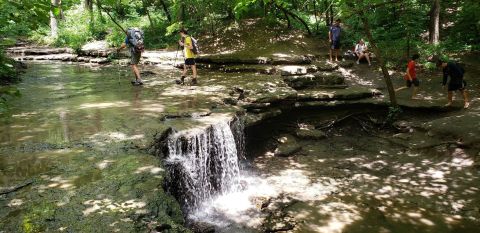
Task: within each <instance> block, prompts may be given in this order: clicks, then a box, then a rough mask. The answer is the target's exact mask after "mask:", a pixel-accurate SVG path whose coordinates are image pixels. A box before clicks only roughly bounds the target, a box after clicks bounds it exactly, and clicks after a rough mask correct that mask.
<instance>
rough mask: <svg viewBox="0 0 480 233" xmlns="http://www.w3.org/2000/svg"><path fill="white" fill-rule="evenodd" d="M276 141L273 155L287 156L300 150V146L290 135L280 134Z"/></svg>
mask: <svg viewBox="0 0 480 233" xmlns="http://www.w3.org/2000/svg"><path fill="white" fill-rule="evenodd" d="M277 141H278V142H279V145H278V147H277V148H276V149H275V151H274V155H275V156H280V157H288V156H291V155H293V154H295V153H297V152H299V151H300V150H302V146H301V145H300V144H298V142H297V140H296V139H295V137H293V136H292V135H284V136H281V137H280V138H278V139H277Z"/></svg>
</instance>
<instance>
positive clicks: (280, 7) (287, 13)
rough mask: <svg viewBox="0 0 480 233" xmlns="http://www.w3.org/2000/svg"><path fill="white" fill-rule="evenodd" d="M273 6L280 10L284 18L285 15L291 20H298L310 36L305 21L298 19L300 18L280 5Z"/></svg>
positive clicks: (310, 32)
mask: <svg viewBox="0 0 480 233" xmlns="http://www.w3.org/2000/svg"><path fill="white" fill-rule="evenodd" d="M275 6H276V7H277V8H278V9H280V10H281V11H282V12H283V13H284V14H285V15H286V16H287V15H290V16H291V17H292V18H294V19H296V20H298V21H299V22H300V23H302V24H303V26H304V27H305V29H306V30H307V32H308V34H309V35H311V34H312V31H310V28H309V27H308V24H307V23H306V22H305V20H303V19H302V18H300V16H298V15H296V14H294V13H292V12H290V11H289V10H287V9H286V8H284V7H282V6H281V5H278V4H276V3H275ZM287 19H288V16H287Z"/></svg>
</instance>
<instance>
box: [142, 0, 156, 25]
mask: <svg viewBox="0 0 480 233" xmlns="http://www.w3.org/2000/svg"><path fill="white" fill-rule="evenodd" d="M142 4H143V9H144V10H145V13H147V18H148V21H149V22H150V28H153V26H154V25H153V21H152V17H151V16H150V11H149V10H148V5H147V2H145V0H142Z"/></svg>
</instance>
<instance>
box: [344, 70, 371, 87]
mask: <svg viewBox="0 0 480 233" xmlns="http://www.w3.org/2000/svg"><path fill="white" fill-rule="evenodd" d="M338 71H339V72H340V73H341V74H342V76H343V77H346V78H348V80H350V81H352V82H354V83H355V84H360V85H365V86H372V85H373V82H372V81H368V80H365V79H362V78H361V77H360V76H358V75H356V74H354V73H353V72H351V70H347V69H345V68H343V67H338Z"/></svg>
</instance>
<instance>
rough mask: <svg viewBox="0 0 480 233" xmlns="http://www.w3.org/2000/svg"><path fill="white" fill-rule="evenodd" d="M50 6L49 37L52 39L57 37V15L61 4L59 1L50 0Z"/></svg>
mask: <svg viewBox="0 0 480 233" xmlns="http://www.w3.org/2000/svg"><path fill="white" fill-rule="evenodd" d="M51 4H52V5H51V6H50V35H51V36H53V37H57V36H58V16H59V15H60V14H59V12H60V11H59V9H60V8H59V7H60V4H61V0H51Z"/></svg>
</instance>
